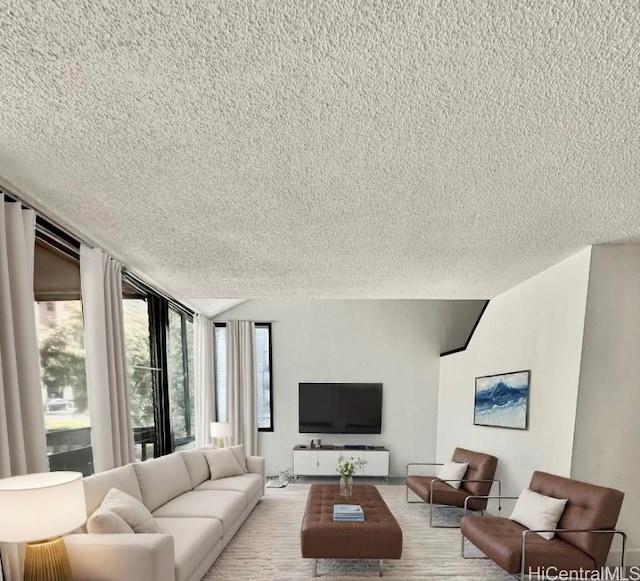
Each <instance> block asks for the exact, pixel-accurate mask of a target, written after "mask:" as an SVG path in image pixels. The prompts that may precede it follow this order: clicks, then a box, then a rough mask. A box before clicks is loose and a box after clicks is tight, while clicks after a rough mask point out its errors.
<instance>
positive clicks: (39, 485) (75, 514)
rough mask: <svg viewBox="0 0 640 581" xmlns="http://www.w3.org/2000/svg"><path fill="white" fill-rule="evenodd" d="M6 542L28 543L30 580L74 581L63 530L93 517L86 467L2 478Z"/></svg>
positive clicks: (1, 528) (1, 538)
mask: <svg viewBox="0 0 640 581" xmlns="http://www.w3.org/2000/svg"><path fill="white" fill-rule="evenodd" d="M0 515H1V516H0V542H6V543H27V548H26V551H25V556H24V580H25V581H71V580H72V579H73V577H72V576H71V564H70V563H69V556H68V555H67V549H66V547H65V545H64V541H63V540H62V537H61V536H60V535H63V534H65V533H68V532H70V531H72V530H74V529H76V528H78V527H79V526H82V525H83V524H84V522H85V521H86V520H87V510H86V507H85V500H84V485H83V482H82V474H81V473H80V472H44V473H39V474H26V475H24V476H12V477H11V478H4V479H2V480H0Z"/></svg>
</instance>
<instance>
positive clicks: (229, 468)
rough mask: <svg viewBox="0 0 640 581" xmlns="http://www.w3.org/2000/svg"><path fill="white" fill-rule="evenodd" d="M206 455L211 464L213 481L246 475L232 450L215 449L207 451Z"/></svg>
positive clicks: (210, 470)
mask: <svg viewBox="0 0 640 581" xmlns="http://www.w3.org/2000/svg"><path fill="white" fill-rule="evenodd" d="M204 455H205V456H206V458H207V462H208V463H209V472H211V480H217V479H218V478H226V477H227V476H241V475H242V474H244V471H243V470H242V466H240V463H239V462H238V460H237V458H236V455H235V454H234V453H233V451H232V450H231V448H214V449H213V450H205V451H204Z"/></svg>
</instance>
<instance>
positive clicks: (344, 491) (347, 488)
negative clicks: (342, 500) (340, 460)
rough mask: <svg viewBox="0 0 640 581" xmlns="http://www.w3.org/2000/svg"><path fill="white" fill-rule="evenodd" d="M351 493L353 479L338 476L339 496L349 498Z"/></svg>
mask: <svg viewBox="0 0 640 581" xmlns="http://www.w3.org/2000/svg"><path fill="white" fill-rule="evenodd" d="M352 492H353V477H352V476H340V494H341V495H342V496H351V493H352Z"/></svg>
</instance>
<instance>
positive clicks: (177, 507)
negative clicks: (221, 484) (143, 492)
mask: <svg viewBox="0 0 640 581" xmlns="http://www.w3.org/2000/svg"><path fill="white" fill-rule="evenodd" d="M247 504H248V503H247V497H246V496H245V495H244V494H243V493H242V492H237V491H235V490H194V491H192V492H186V493H185V494H182V495H180V496H178V498H174V499H173V500H170V501H169V502H167V504H165V505H164V506H161V507H160V508H159V509H157V510H156V511H155V512H154V513H153V516H154V517H158V518H159V517H175V518H217V519H218V520H219V521H220V522H222V528H223V531H224V532H225V533H226V531H229V530H231V527H232V526H233V524H234V522H235V521H236V520H237V519H238V517H239V516H240V515H241V514H242V511H243V510H244V509H245V508H246V507H247Z"/></svg>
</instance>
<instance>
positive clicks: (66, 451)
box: [47, 426, 156, 476]
mask: <svg viewBox="0 0 640 581" xmlns="http://www.w3.org/2000/svg"><path fill="white" fill-rule="evenodd" d="M133 441H134V444H135V447H136V457H137V458H138V459H139V460H142V461H144V460H146V459H147V458H154V457H155V453H156V429H155V428H154V427H153V426H150V427H142V428H133ZM138 446H140V448H138ZM149 447H150V448H151V449H150V450H149ZM149 452H150V453H149ZM47 456H48V459H49V470H51V471H57V470H71V471H74V472H82V474H83V475H84V476H90V475H91V474H93V449H92V447H91V428H75V429H70V430H52V431H50V432H47Z"/></svg>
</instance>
